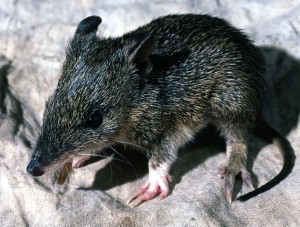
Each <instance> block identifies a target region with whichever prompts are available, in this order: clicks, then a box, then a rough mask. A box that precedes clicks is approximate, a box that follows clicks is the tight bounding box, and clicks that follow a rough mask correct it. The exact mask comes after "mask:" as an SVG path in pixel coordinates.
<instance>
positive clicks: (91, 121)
mask: <svg viewBox="0 0 300 227" xmlns="http://www.w3.org/2000/svg"><path fill="white" fill-rule="evenodd" d="M102 122H103V116H102V114H101V113H93V114H92V115H91V116H90V117H89V118H88V119H87V122H86V126H87V127H89V128H98V127H99V126H100V125H101V124H102Z"/></svg>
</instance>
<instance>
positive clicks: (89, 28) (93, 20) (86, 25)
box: [75, 16, 102, 35]
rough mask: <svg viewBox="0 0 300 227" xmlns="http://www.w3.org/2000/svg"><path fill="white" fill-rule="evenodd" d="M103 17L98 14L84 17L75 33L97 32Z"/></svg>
mask: <svg viewBox="0 0 300 227" xmlns="http://www.w3.org/2000/svg"><path fill="white" fill-rule="evenodd" d="M101 22H102V19H101V18H100V17H98V16H89V17H87V18H85V19H83V20H82V21H81V22H80V23H79V24H78V26H77V29H76V32H75V35H76V34H78V35H87V34H90V33H94V34H96V32H97V29H98V26H99V24H101Z"/></svg>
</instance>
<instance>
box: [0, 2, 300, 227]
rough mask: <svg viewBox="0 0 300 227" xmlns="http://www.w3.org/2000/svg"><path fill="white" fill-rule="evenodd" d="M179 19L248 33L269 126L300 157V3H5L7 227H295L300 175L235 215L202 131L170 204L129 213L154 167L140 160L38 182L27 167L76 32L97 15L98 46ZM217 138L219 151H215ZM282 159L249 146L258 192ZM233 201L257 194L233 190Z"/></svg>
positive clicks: (1, 87)
mask: <svg viewBox="0 0 300 227" xmlns="http://www.w3.org/2000/svg"><path fill="white" fill-rule="evenodd" d="M171 13H209V14H212V15H215V16H219V17H222V18H225V19H227V20H228V21H230V22H231V23H232V24H233V25H234V26H236V27H238V28H240V29H242V30H243V31H244V32H245V33H247V34H248V35H249V37H250V38H251V39H252V40H254V42H255V44H256V45H258V46H259V47H260V49H261V50H262V52H263V54H264V56H265V58H266V60H267V71H268V73H267V75H266V81H267V88H266V98H265V104H264V107H263V117H264V119H265V120H266V121H267V122H268V123H269V124H270V125H271V126H272V127H274V128H275V129H276V130H277V131H278V132H280V133H281V134H282V135H284V136H285V137H286V138H287V139H288V140H289V141H290V143H291V145H292V147H293V148H294V152H295V155H296V157H298V156H299V155H300V139H299V138H300V122H299V110H300V102H299V100H300V59H299V58H300V45H299V38H300V2H299V1H297V0H291V1H285V0H277V1H267V0H261V1H247V0H241V1H229V0H225V1H209V0H206V1H197V0H186V1H179V0H178V1H176V0H169V1H155V0H152V1H146V0H140V1H134V0H128V1H122V0H117V1H79V0H74V1H58V0H52V1H50V0H45V1H33V0H28V1H5V0H0V220H1V226H299V225H300V205H299V201H300V167H299V166H300V163H299V160H298V159H297V158H296V161H295V166H294V169H293V171H292V173H291V174H290V175H289V176H288V177H287V178H286V179H285V180H284V181H282V182H281V183H280V184H278V185H277V186H276V187H274V188H272V189H271V190H269V191H267V192H265V193H263V194H260V195H258V196H256V197H254V198H252V199H250V200H248V201H246V202H239V201H235V202H233V203H232V204H229V203H228V202H227V200H226V199H225V193H224V190H223V182H222V180H221V179H219V177H218V176H217V170H218V168H219V167H221V166H222V165H223V164H224V162H225V159H226V154H225V146H224V143H223V142H222V141H220V140H219V139H218V138H217V137H216V136H215V135H214V134H212V135H211V134H210V132H207V131H204V132H203V133H202V134H200V136H199V141H200V143H198V144H196V145H193V146H188V147H187V148H185V149H182V150H181V151H180V152H179V155H178V156H179V158H178V160H177V161H176V163H175V164H174V166H173V168H172V169H171V175H172V176H173V182H172V184H171V194H170V195H169V196H168V197H167V198H166V199H164V200H161V201H159V200H158V199H153V200H151V201H148V202H146V203H144V204H142V205H141V206H139V207H136V208H131V207H130V206H128V205H127V203H126V201H127V199H128V198H129V197H130V196H131V195H132V193H134V192H135V191H136V190H137V189H138V188H139V187H140V186H142V185H143V184H144V183H145V181H146V180H147V160H146V158H145V157H144V156H143V155H141V154H139V153H136V152H134V151H128V150H126V151H122V149H121V150H120V151H119V153H120V154H115V155H114V156H109V157H108V158H106V159H103V160H100V161H98V162H95V163H92V164H90V165H87V166H85V167H82V168H80V169H76V170H74V171H73V173H72V174H71V175H70V177H69V179H68V180H67V182H65V184H63V185H61V186H60V185H58V184H56V176H57V175H56V174H55V173H47V174H45V175H43V176H42V177H39V178H33V177H32V176H30V175H29V174H27V173H26V166H27V164H28V162H29V160H30V156H31V154H32V148H33V146H34V143H35V140H36V138H37V135H38V133H39V128H40V125H41V122H42V114H43V110H44V105H45V101H46V100H47V98H48V97H49V95H51V93H52V92H53V90H54V88H55V86H56V83H57V80H58V78H59V73H60V70H61V65H62V62H63V59H64V56H65V48H66V46H67V43H68V41H69V40H70V38H71V37H72V35H73V33H74V31H75V29H76V25H77V24H78V23H79V22H80V21H81V20H82V19H83V18H85V17H86V16H89V15H99V16H101V18H102V21H103V22H102V24H101V25H100V27H99V32H98V34H99V35H101V36H106V37H107V36H118V35H122V34H123V33H124V32H127V31H130V30H133V29H135V28H136V27H138V26H140V25H143V24H145V23H147V22H149V21H151V20H152V19H153V18H156V17H158V16H161V15H166V14H171ZM211 137H213V139H211ZM282 162H283V160H282V158H281V155H280V153H279V151H278V150H277V149H276V147H275V146H274V145H272V144H268V143H266V142H264V141H263V140H261V139H260V138H257V137H256V136H254V135H250V139H249V159H248V167H249V169H250V170H251V172H252V173H253V177H254V179H255V181H256V182H257V183H258V185H262V184H264V183H266V182H268V181H269V180H271V179H272V178H273V177H274V176H276V174H278V173H279V171H280V169H281V167H282ZM236 186H237V187H236V188H235V190H236V191H237V196H238V195H242V194H245V193H247V192H249V191H251V190H252V189H250V188H247V187H246V186H244V185H241V183H240V181H237V185H236Z"/></svg>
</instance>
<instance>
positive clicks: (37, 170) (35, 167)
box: [26, 159, 45, 177]
mask: <svg viewBox="0 0 300 227" xmlns="http://www.w3.org/2000/svg"><path fill="white" fill-rule="evenodd" d="M26 170H27V173H29V174H31V175H32V176H34V177H38V176H41V175H43V174H44V173H45V171H44V169H43V168H42V166H41V165H40V164H39V163H37V162H36V161H35V160H34V159H32V160H31V161H30V162H29V164H28V166H27V168H26Z"/></svg>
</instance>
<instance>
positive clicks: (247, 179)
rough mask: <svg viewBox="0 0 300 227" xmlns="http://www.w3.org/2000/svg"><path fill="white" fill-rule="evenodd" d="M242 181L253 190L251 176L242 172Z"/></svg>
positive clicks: (246, 172) (245, 171) (244, 171)
mask: <svg viewBox="0 0 300 227" xmlns="http://www.w3.org/2000/svg"><path fill="white" fill-rule="evenodd" d="M241 172H242V180H243V182H244V184H246V185H247V186H248V187H250V188H254V186H253V181H252V177H251V174H250V173H249V172H248V171H247V170H242V171H241Z"/></svg>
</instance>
